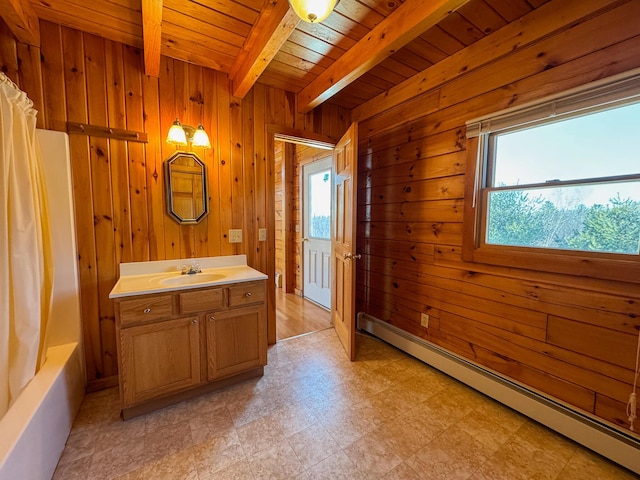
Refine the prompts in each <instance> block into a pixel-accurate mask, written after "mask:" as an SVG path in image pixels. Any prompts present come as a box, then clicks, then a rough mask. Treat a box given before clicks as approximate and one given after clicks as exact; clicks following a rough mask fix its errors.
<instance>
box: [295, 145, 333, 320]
mask: <svg viewBox="0 0 640 480" xmlns="http://www.w3.org/2000/svg"><path fill="white" fill-rule="evenodd" d="M331 177H332V175H331V157H327V158H326V159H323V160H319V161H317V162H313V163H310V164H307V165H305V166H304V167H303V168H302V179H303V180H302V181H303V184H302V185H303V199H302V203H303V206H302V212H303V213H302V225H303V238H302V253H303V265H302V275H303V278H304V282H303V286H302V288H303V294H304V297H305V298H308V299H309V300H311V301H313V302H315V303H317V304H319V305H322V306H323V307H325V308H331V184H332V183H331V182H332V178H331Z"/></svg>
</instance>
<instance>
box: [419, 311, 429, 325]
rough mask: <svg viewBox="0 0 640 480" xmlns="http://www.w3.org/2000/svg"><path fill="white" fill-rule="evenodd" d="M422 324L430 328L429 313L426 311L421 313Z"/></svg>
mask: <svg viewBox="0 0 640 480" xmlns="http://www.w3.org/2000/svg"><path fill="white" fill-rule="evenodd" d="M420 325H422V326H423V327H424V328H429V315H428V314H426V313H422V314H420Z"/></svg>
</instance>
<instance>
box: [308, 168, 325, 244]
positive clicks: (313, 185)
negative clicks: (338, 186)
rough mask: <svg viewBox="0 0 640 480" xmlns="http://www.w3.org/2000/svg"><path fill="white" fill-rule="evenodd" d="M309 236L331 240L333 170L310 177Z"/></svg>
mask: <svg viewBox="0 0 640 480" xmlns="http://www.w3.org/2000/svg"><path fill="white" fill-rule="evenodd" d="M308 188H309V205H308V213H309V236H310V237H311V238H321V239H326V240H329V239H330V238H331V170H323V171H321V172H317V173H313V174H311V175H309V185H308Z"/></svg>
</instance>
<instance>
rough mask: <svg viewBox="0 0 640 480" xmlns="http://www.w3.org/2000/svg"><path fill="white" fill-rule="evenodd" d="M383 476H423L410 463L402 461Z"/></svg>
mask: <svg viewBox="0 0 640 480" xmlns="http://www.w3.org/2000/svg"><path fill="white" fill-rule="evenodd" d="M381 478H382V479H383V480H420V478H421V477H420V475H418V474H417V473H416V472H415V470H413V469H412V468H411V467H410V466H409V465H407V464H406V463H401V464H400V465H398V466H397V467H396V468H394V469H393V470H391V471H390V472H388V473H387V474H386V475H384V476H383V477H381Z"/></svg>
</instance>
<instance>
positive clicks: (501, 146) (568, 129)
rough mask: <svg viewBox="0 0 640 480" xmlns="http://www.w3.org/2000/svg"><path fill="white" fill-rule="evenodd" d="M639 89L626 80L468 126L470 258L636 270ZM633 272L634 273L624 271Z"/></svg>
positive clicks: (639, 243) (565, 268)
mask: <svg viewBox="0 0 640 480" xmlns="http://www.w3.org/2000/svg"><path fill="white" fill-rule="evenodd" d="M636 84H637V85H636ZM638 86H640V81H638V80H636V79H633V78H632V79H625V80H622V81H616V82H613V83H611V84H607V85H598V86H597V87H594V88H592V89H590V90H584V91H581V92H577V93H576V92H574V93H572V94H570V95H566V96H564V97H559V98H556V99H552V100H547V101H545V102H540V103H539V104H537V105H533V106H528V107H527V108H523V109H519V110H512V111H509V112H506V113H502V114H497V115H495V116H493V117H486V118H483V119H480V120H477V121H473V122H469V124H468V137H470V139H471V141H470V142H469V147H470V148H471V149H474V148H475V149H476V150H477V158H471V163H475V165H472V166H474V167H475V168H474V169H473V172H471V170H470V172H469V173H472V174H473V175H474V177H475V178H476V181H475V184H474V188H473V191H468V192H467V193H468V194H469V196H470V198H471V202H472V204H473V205H472V208H470V209H468V211H469V212H470V213H469V214H468V215H467V218H465V221H466V222H468V223H471V226H472V228H470V227H467V229H466V236H467V237H469V236H471V237H472V238H465V258H466V259H467V260H474V261H484V262H487V263H496V264H504V265H509V266H523V267H525V268H534V269H540V270H551V271H560V272H567V273H578V274H585V273H586V274H588V275H590V276H591V275H592V274H593V276H600V277H606V278H616V279H629V278H627V277H630V276H633V275H635V274H637V273H638V270H637V269H638V265H639V264H638V260H639V258H640V257H639V254H640V144H639V142H638V141H637V140H636V139H637V138H640V96H639V95H638V94H639V93H640V88H638ZM473 153H474V154H475V153H476V152H473ZM473 160H476V161H475V162H474V161H473ZM467 198H469V197H467ZM554 256H555V257H554ZM558 259H560V260H561V261H560V262H558V261H557V260H558ZM585 261H586V263H585ZM585 264H587V265H589V266H590V267H591V268H586V270H590V271H585ZM572 266H573V268H574V269H575V272H572ZM629 266H631V268H632V270H633V272H634V273H632V274H630V273H625V272H623V271H622V270H624V269H625V267H629ZM578 267H579V268H578ZM601 268H607V269H608V271H607V272H605V273H604V274H603V273H602V272H598V269H601ZM611 269H614V270H615V271H611ZM632 281H637V282H638V281H640V279H634V280H632Z"/></svg>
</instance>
